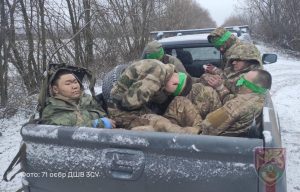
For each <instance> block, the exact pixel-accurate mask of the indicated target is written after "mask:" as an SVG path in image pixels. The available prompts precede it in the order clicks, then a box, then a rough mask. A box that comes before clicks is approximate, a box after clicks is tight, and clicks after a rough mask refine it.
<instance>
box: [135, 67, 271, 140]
mask: <svg viewBox="0 0 300 192" xmlns="http://www.w3.org/2000/svg"><path fill="white" fill-rule="evenodd" d="M271 84H272V77H271V75H270V73H269V72H267V71H264V70H262V69H256V70H252V71H249V72H248V73H246V74H245V75H244V76H241V78H240V79H239V80H238V81H237V86H238V87H239V91H238V93H237V94H236V95H228V97H226V98H225V99H227V102H226V103H225V104H224V105H223V106H222V107H221V108H219V109H217V110H215V111H213V112H211V113H209V114H208V115H207V116H206V118H205V119H204V120H203V121H202V122H201V123H200V125H199V126H198V127H199V130H198V134H203V135H222V136H247V134H248V132H249V130H250V128H251V126H252V123H253V121H254V120H255V119H258V117H259V116H260V114H261V112H262V109H263V105H264V99H265V95H266V92H267V90H268V89H270V88H271ZM177 98H178V99H177ZM179 98H181V99H179ZM184 99H185V100H186V102H187V103H188V99H187V98H182V97H176V98H175V99H174V100H173V101H172V102H171V103H170V105H169V108H168V110H167V112H166V114H165V117H167V118H168V119H169V120H171V122H173V123H176V124H178V125H180V126H182V129H184V126H187V125H186V123H185V119H189V120H191V118H190V117H189V115H192V113H189V112H188V110H187V107H185V106H188V105H187V104H184V105H181V106H182V109H180V108H178V107H177V106H179V105H180V104H182V102H183V101H184ZM179 102H180V103H179ZM179 112H183V113H184V114H180V115H178V113H179ZM194 120H195V121H198V122H199V120H197V119H196V118H195V119H194ZM189 124H190V125H193V124H195V123H193V122H190V123H189ZM195 128H196V127H195ZM156 129H157V127H156V126H152V127H149V126H148V127H146V128H144V127H142V128H141V129H140V128H137V129H135V130H148V131H157V130H156ZM164 131H167V132H173V131H172V130H171V129H169V130H164ZM193 131H194V130H193ZM177 132H178V131H177ZM193 133H195V132H193Z"/></svg>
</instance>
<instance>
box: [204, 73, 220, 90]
mask: <svg viewBox="0 0 300 192" xmlns="http://www.w3.org/2000/svg"><path fill="white" fill-rule="evenodd" d="M207 83H208V85H209V86H211V87H213V88H214V89H217V90H220V89H222V88H223V87H224V85H223V83H224V80H223V79H222V78H221V77H220V76H219V75H211V76H209V77H208V78H207Z"/></svg>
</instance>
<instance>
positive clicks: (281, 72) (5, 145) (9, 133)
mask: <svg viewBox="0 0 300 192" xmlns="http://www.w3.org/2000/svg"><path fill="white" fill-rule="evenodd" d="M258 47H259V49H260V50H261V52H263V53H276V54H277V55H278V61H277V63H275V64H270V65H265V69H266V70H268V71H270V72H271V74H272V76H273V86H272V89H271V94H272V99H273V103H274V105H275V108H276V110H277V112H278V115H279V120H280V125H281V129H282V141H283V145H284V147H285V148H286V149H287V183H288V190H287V191H288V192H300V171H299V170H300V169H299V168H300V140H299V139H300V128H299V126H300V59H296V58H294V57H292V56H290V55H287V54H284V53H281V52H280V51H278V50H276V49H271V48H268V47H266V46H262V45H258ZM25 122H26V117H25V116H24V115H23V114H22V113H20V114H18V115H15V116H14V117H13V118H11V119H2V120H0V131H1V132H2V134H3V135H2V136H0V180H1V179H2V176H3V172H4V171H5V169H6V168H7V166H8V165H9V163H10V161H11V160H12V159H13V157H14V155H15V154H16V153H17V151H18V147H19V145H20V141H21V137H20V134H19V131H20V128H21V125H22V124H23V123H25ZM6 127H8V128H6ZM4 129H5V131H3V130H4ZM20 186H21V176H18V177H17V178H15V179H14V180H13V181H12V182H9V183H6V182H4V181H0V192H5V191H8V192H13V191H16V190H17V189H18V188H19V187H20Z"/></svg>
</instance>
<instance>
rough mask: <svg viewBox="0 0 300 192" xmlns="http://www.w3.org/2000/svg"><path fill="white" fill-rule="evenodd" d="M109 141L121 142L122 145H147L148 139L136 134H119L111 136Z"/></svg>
mask: <svg viewBox="0 0 300 192" xmlns="http://www.w3.org/2000/svg"><path fill="white" fill-rule="evenodd" d="M109 142H110V143H114V144H122V145H139V146H144V147H147V146H149V141H148V140H146V139H144V138H141V137H137V136H131V137H130V136H127V135H121V134H120V135H114V136H112V138H111V139H110V141H109Z"/></svg>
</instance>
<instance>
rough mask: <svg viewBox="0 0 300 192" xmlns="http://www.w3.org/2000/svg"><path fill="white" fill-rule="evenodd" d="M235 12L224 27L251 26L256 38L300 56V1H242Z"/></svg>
mask: <svg viewBox="0 0 300 192" xmlns="http://www.w3.org/2000/svg"><path fill="white" fill-rule="evenodd" d="M236 10H237V12H238V13H237V14H236V15H233V16H231V17H229V18H228V19H227V20H226V21H225V23H224V25H240V24H248V25H249V26H250V29H251V32H252V35H253V36H255V37H256V38H259V39H261V40H263V41H265V42H272V44H274V45H277V46H280V47H282V48H285V49H288V50H292V51H294V53H296V54H297V55H300V54H299V51H300V27H299V26H300V11H299V10H300V1H298V0H251V1H247V0H239V4H238V5H237V7H236Z"/></svg>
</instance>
